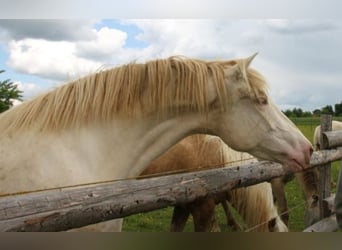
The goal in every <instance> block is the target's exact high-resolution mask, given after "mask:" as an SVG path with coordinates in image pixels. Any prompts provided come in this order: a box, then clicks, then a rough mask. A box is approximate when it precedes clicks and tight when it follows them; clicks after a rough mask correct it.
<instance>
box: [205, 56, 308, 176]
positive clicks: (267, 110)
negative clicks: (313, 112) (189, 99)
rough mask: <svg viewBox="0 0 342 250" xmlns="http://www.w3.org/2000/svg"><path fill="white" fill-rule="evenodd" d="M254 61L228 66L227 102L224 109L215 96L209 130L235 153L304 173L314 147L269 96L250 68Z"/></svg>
mask: <svg viewBox="0 0 342 250" xmlns="http://www.w3.org/2000/svg"><path fill="white" fill-rule="evenodd" d="M254 57H255V55H253V56H252V57H249V58H247V59H240V60H236V62H235V64H232V63H230V64H227V66H226V68H225V72H224V74H225V85H226V89H227V94H226V97H227V98H226V99H227V100H224V104H223V108H222V105H216V104H217V103H218V102H219V101H218V99H220V98H216V99H215V98H214V97H213V96H214V95H213V94H212V97H211V99H212V100H213V102H212V104H211V105H212V106H211V107H212V110H211V117H210V118H211V121H208V123H209V125H208V126H209V129H212V130H213V131H214V132H213V133H215V134H216V135H218V136H219V137H221V138H222V139H223V141H225V143H227V144H228V145H229V146H230V147H232V148H233V149H235V150H238V151H245V152H248V153H250V154H252V155H254V156H255V157H257V158H260V159H264V160H272V161H276V162H280V163H282V164H285V165H287V166H288V167H289V168H290V169H291V170H292V171H299V170H302V169H304V168H305V167H306V166H307V165H308V164H309V163H310V156H311V154H312V146H311V143H310V142H309V141H308V140H307V139H306V138H305V136H304V135H303V134H302V133H301V132H300V131H299V129H298V128H297V127H296V126H295V125H294V124H293V123H292V122H291V121H290V120H289V119H288V118H287V117H286V116H285V115H284V114H283V113H282V112H281V111H280V110H279V108H278V107H277V106H276V105H275V104H274V102H273V101H272V100H271V98H270V97H269V96H268V94H267V91H266V82H265V80H264V78H263V77H262V76H261V75H260V73H258V72H257V71H255V70H253V69H251V68H250V67H249V66H250V64H251V62H252V60H253V58H254ZM212 92H214V91H212ZM217 95H218V96H219V95H220V94H217ZM221 103H222V101H221Z"/></svg>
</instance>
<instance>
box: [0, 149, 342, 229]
mask: <svg viewBox="0 0 342 250" xmlns="http://www.w3.org/2000/svg"><path fill="white" fill-rule="evenodd" d="M339 159H342V148H338V149H333V150H324V151H319V152H315V153H314V154H313V156H312V157H311V167H316V166H318V165H322V164H325V163H327V162H331V161H335V160H339ZM284 174H286V169H285V168H284V167H283V166H282V165H281V164H277V163H274V162H268V161H263V162H258V163H253V164H249V165H245V166H237V167H224V168H220V169H210V170H204V171H198V172H191V173H185V174H177V175H171V176H162V177H155V178H149V179H139V180H122V181H114V182H110V183H105V184H99V185H92V186H83V187H74V188H65V189H56V190H50V191H41V192H36V193H27V194H21V195H12V196H6V197H1V198H0V231H62V230H68V229H71V228H76V227H81V226H85V225H88V224H93V223H97V222H101V221H105V220H110V219H115V218H121V217H125V216H128V215H131V214H135V213H139V212H147V211H152V210H155V209H160V208H164V207H167V206H171V205H175V204H179V203H185V202H191V201H193V200H195V199H197V198H199V197H204V196H206V195H210V194H215V193H217V192H222V191H225V190H230V189H233V188H238V187H244V186H249V185H253V184H257V183H260V182H263V181H267V180H270V179H271V178H275V177H279V176H281V175H284Z"/></svg>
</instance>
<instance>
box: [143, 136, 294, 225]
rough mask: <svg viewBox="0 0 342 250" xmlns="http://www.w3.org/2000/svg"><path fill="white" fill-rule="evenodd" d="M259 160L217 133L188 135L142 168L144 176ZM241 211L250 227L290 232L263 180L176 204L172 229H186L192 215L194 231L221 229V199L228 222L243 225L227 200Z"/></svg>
mask: <svg viewBox="0 0 342 250" xmlns="http://www.w3.org/2000/svg"><path fill="white" fill-rule="evenodd" d="M256 161H257V160H256V159H255V158H254V157H252V156H251V155H249V154H247V153H242V152H237V151H234V150H232V149H231V148H229V147H228V146H227V145H226V144H224V143H223V142H222V140H221V139H220V138H218V137H216V136H209V135H193V136H189V137H186V138H185V139H183V140H182V141H180V142H179V143H177V144H176V145H175V146H173V147H172V148H171V149H169V150H168V151H167V152H166V153H165V154H163V155H162V156H160V157H159V158H157V159H156V160H154V161H153V162H152V164H151V165H150V166H149V167H148V168H147V169H145V170H144V171H143V173H142V174H141V176H155V175H162V174H167V173H175V172H184V171H195V170H202V169H205V168H214V167H222V166H223V165H225V164H226V166H227V165H228V166H234V165H240V166H241V165H244V164H247V163H251V162H256ZM227 200H228V201H229V202H230V203H231V205H232V206H233V207H234V208H235V209H236V210H237V211H238V212H239V213H240V215H241V217H242V218H243V219H244V221H245V223H246V225H247V226H248V228H250V229H251V231H257V232H287V231H288V228H287V227H286V225H285V224H284V223H283V221H282V220H281V219H280V217H279V215H278V212H277V207H276V206H275V205H274V203H273V195H272V189H271V185H270V183H268V182H263V183H260V184H257V185H253V186H250V187H246V188H238V189H234V190H231V191H226V192H221V193H218V194H216V195H213V196H208V197H202V198H199V199H197V200H195V201H194V202H191V203H187V204H180V205H178V206H175V208H174V213H173V216H172V223H171V231H173V232H179V231H183V229H184V226H185V223H186V221H187V219H188V217H189V215H190V213H191V214H192V216H193V222H194V230H195V231H197V232H198V231H220V230H219V226H218V224H217V221H216V217H215V207H216V204H218V203H221V204H222V205H223V207H224V211H225V213H226V216H227V221H228V222H227V224H229V226H233V227H234V229H238V228H240V227H239V225H238V224H237V223H236V221H235V220H234V218H233V217H232V215H231V212H230V211H229V209H228V206H227V204H226V201H227Z"/></svg>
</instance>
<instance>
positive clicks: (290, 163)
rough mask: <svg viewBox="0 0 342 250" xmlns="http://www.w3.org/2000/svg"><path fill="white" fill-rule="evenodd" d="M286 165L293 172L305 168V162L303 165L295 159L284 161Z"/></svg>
mask: <svg viewBox="0 0 342 250" xmlns="http://www.w3.org/2000/svg"><path fill="white" fill-rule="evenodd" d="M286 165H287V166H288V167H289V168H290V169H291V170H292V171H293V172H300V171H302V170H304V169H305V164H304V165H303V164H302V163H300V162H299V161H298V160H296V159H291V160H290V161H288V162H287V163H286Z"/></svg>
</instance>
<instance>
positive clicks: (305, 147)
mask: <svg viewBox="0 0 342 250" xmlns="http://www.w3.org/2000/svg"><path fill="white" fill-rule="evenodd" d="M312 153H313V148H312V145H311V144H310V143H309V142H307V143H304V144H302V145H301V146H300V147H298V148H297V149H294V150H293V151H292V153H291V155H289V156H290V159H291V160H290V162H289V164H288V165H289V167H290V168H292V169H293V170H295V171H300V170H303V169H305V168H307V167H308V166H309V165H310V159H311V155H312Z"/></svg>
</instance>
